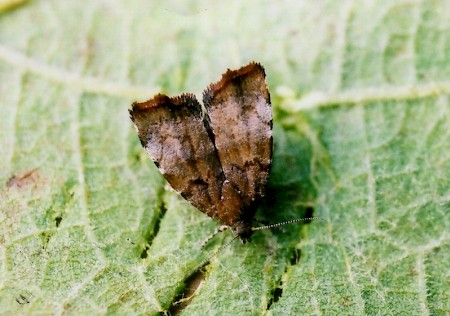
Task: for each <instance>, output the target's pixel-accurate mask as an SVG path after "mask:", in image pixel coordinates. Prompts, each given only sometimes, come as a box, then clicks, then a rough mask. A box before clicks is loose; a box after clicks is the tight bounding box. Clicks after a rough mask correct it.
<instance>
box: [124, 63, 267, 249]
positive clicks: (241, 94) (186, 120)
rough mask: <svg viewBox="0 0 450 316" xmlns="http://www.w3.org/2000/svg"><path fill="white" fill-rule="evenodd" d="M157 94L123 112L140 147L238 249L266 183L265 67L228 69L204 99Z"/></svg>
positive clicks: (248, 232) (249, 229) (252, 65)
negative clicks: (236, 241)
mask: <svg viewBox="0 0 450 316" xmlns="http://www.w3.org/2000/svg"><path fill="white" fill-rule="evenodd" d="M203 104H204V106H205V109H206V112H205V111H204V110H203V109H202V106H201V105H200V103H199V102H198V101H197V99H196V98H195V96H194V95H193V94H182V95H181V96H177V97H173V98H170V97H168V96H166V95H163V94H158V95H156V96H155V97H154V98H153V99H151V100H149V101H146V102H142V103H133V104H132V109H131V110H129V112H130V117H131V120H132V121H133V123H134V125H135V127H136V130H137V132H138V135H139V139H140V141H141V144H142V146H143V147H144V148H145V150H146V151H147V153H148V154H149V156H150V157H151V158H152V159H153V161H154V162H155V164H156V166H157V167H158V168H159V170H160V171H161V173H162V174H163V175H164V177H165V178H166V179H167V181H168V182H169V183H170V185H171V186H172V187H173V188H174V189H175V190H176V191H177V192H179V193H180V194H181V195H182V196H183V197H184V198H185V199H186V200H188V201H189V202H190V203H191V204H192V205H194V206H195V207H196V208H197V209H199V210H200V211H202V212H203V213H205V214H206V215H208V216H210V217H212V218H215V219H217V220H218V221H220V222H221V223H222V224H223V225H225V226H227V227H230V228H231V229H232V230H233V231H234V232H235V233H236V235H237V236H239V238H240V239H241V241H242V242H245V241H246V240H248V239H249V238H250V237H251V235H252V234H253V231H254V230H256V229H253V228H252V220H253V217H254V215H255V211H256V208H257V205H258V202H259V201H260V199H261V197H262V196H263V195H264V190H265V186H266V183H267V179H268V176H269V170H270V166H271V159H272V109H271V104H270V95H269V91H268V89H267V85H266V82H265V72H264V68H263V67H262V66H261V65H260V64H258V63H254V62H252V63H250V64H248V65H247V66H244V67H242V68H240V69H238V70H228V71H227V72H226V73H225V74H223V75H222V79H221V80H220V81H219V82H217V83H214V84H211V85H210V86H209V87H208V88H207V89H206V90H205V91H204V92H203Z"/></svg>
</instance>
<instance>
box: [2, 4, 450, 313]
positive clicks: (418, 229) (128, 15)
mask: <svg viewBox="0 0 450 316" xmlns="http://www.w3.org/2000/svg"><path fill="white" fill-rule="evenodd" d="M9 3H13V2H11V1H9ZM20 3H21V5H20V6H16V7H14V9H12V10H10V9H8V10H6V9H5V10H3V11H2V13H1V15H0V82H2V84H1V85H0V95H1V98H0V126H1V129H0V166H1V168H0V224H1V225H0V314H21V315H35V314H44V315H45V314H47V315H50V314H52V315H53V314H69V315H80V314H82V315H88V314H89V315H92V314H95V315H105V314H121V315H135V314H146V315H158V314H161V313H170V314H184V315H205V314H208V315H211V314H217V315H223V314H239V315H257V314H273V315H286V314H305V315H311V314H313V315H315V314H326V315H328V314H340V315H373V314H381V315H385V314H402V313H403V314H408V315H427V314H429V315H444V314H448V313H449V312H450V290H449V289H450V277H449V274H448V271H450V260H449V255H448V254H449V253H450V236H449V233H448V231H449V227H450V215H449V214H450V180H449V179H450V132H449V128H448V126H450V115H449V113H450V105H449V101H450V55H449V54H448V51H449V50H450V35H449V34H450V6H449V4H448V3H447V2H445V1H425V2H411V1H396V2H395V3H393V2H392V1H377V2H376V3H361V2H359V1H340V2H337V1H331V0H329V1H322V2H320V3H317V2H311V1H309V2H308V1H305V2H303V1H285V2H282V3H274V2H270V1H267V3H265V2H261V1H245V2H243V1H234V0H233V1H227V2H225V3H220V2H211V1H198V2H195V3H193V2H192V3H191V2H189V5H187V4H185V5H181V4H178V2H176V1H152V3H151V4H149V3H148V2H145V1H139V0H136V1H130V2H123V1H116V0H111V1H90V2H88V3H81V2H80V3H79V2H67V1H65V2H64V3H63V2H61V1H24V2H20ZM5 7H6V6H5ZM8 7H11V6H10V5H8ZM251 61H257V62H260V63H261V64H262V65H264V68H265V71H266V75H267V83H268V86H269V90H270V93H271V101H272V106H273V111H274V128H273V130H274V135H273V139H274V155H273V165H272V169H271V172H270V176H269V183H268V186H267V190H266V196H265V198H264V200H263V201H262V203H261V206H260V209H259V210H258V212H257V213H256V221H255V225H258V226H261V225H266V224H271V223H277V222H281V221H285V220H290V219H294V218H299V217H302V216H305V217H310V216H318V217H321V218H323V219H324V221H311V222H308V223H301V224H293V225H289V226H282V227H280V228H277V229H273V230H269V231H260V232H259V231H258V232H255V234H254V235H253V236H252V241H251V242H249V243H246V244H245V245H243V244H241V243H239V242H237V241H235V242H233V243H231V244H230V245H229V246H227V247H225V248H223V249H222V251H221V252H219V253H216V252H217V250H218V249H219V248H220V247H222V246H223V245H225V244H227V243H228V242H229V241H230V240H231V239H232V238H233V235H232V233H231V232H230V231H226V232H223V233H221V234H219V235H217V236H216V237H214V238H213V239H212V240H211V242H210V243H208V244H207V245H206V246H205V247H202V245H203V243H204V241H205V240H207V239H208V237H209V236H210V235H211V233H212V232H213V231H214V230H215V229H216V228H217V227H218V226H219V223H218V222H216V221H214V220H212V219H210V218H208V217H207V216H205V215H204V214H202V213H201V212H199V211H198V210H196V209H195V208H194V207H192V206H191V205H190V204H189V203H188V202H187V201H185V200H184V199H183V198H182V197H180V196H179V195H177V194H176V193H175V192H174V191H173V190H172V189H171V188H170V187H169V186H168V185H167V182H166V181H165V180H164V179H163V177H162V176H161V174H160V173H159V171H158V169H157V168H156V166H155V165H154V164H153V163H152V161H151V160H150V159H149V158H148V157H147V154H146V153H145V151H144V150H143V149H142V147H141V145H140V143H139V140H138V138H137V136H136V132H135V131H134V130H133V128H132V125H131V123H130V121H129V118H128V109H129V107H130V104H131V103H132V102H134V101H140V102H142V101H145V100H148V99H150V98H152V97H153V96H154V95H155V93H157V92H163V93H165V94H167V95H170V96H175V95H179V94H181V93H182V92H186V91H190V92H195V93H196V94H197V95H200V94H201V91H202V90H203V88H204V87H205V86H207V85H208V84H209V83H210V82H213V81H214V80H217V78H219V77H220V74H221V73H222V72H223V71H224V69H227V68H231V69H237V68H239V67H240V66H242V65H245V64H248V63H249V62H251Z"/></svg>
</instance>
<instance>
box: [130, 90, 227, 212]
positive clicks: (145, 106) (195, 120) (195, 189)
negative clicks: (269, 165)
mask: <svg viewBox="0 0 450 316" xmlns="http://www.w3.org/2000/svg"><path fill="white" fill-rule="evenodd" d="M130 117H131V119H132V121H133V122H134V124H135V127H136V129H137V132H138V135H139V139H140V140H141V144H142V146H143V147H144V148H145V149H146V151H147V153H148V154H149V155H150V157H151V158H152V159H153V161H154V162H155V164H156V166H157V167H158V168H159V170H160V171H161V173H162V174H163V175H164V177H165V178H166V179H167V181H168V182H169V183H170V185H171V186H172V187H173V188H174V189H175V190H176V191H178V192H179V193H180V194H181V195H182V196H183V197H184V198H185V199H186V200H188V201H189V202H190V203H191V204H192V205H194V206H195V207H196V208H198V209H199V210H200V211H202V212H204V213H206V214H207V215H208V216H211V217H215V218H218V212H219V210H218V207H219V205H221V197H222V187H223V182H224V181H225V177H224V174H223V172H222V168H221V166H220V163H219V160H218V158H217V155H216V150H215V148H214V145H213V143H212V141H211V139H210V137H209V135H208V133H207V130H206V128H205V125H204V120H203V115H202V110H201V106H200V104H199V103H198V101H197V100H196V98H195V96H194V95H191V94H184V95H182V96H180V97H175V98H169V97H167V96H165V95H162V94H159V95H157V96H155V97H154V98H153V99H152V100H149V101H147V102H142V103H134V104H133V105H132V109H131V110H130Z"/></svg>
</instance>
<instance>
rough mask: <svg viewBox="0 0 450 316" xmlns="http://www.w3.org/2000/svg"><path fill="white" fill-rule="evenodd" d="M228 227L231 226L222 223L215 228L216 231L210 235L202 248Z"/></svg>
mask: <svg viewBox="0 0 450 316" xmlns="http://www.w3.org/2000/svg"><path fill="white" fill-rule="evenodd" d="M228 228H230V227H229V226H227V225H221V226H219V227H217V228H216V229H215V230H214V232H213V233H212V234H211V235H209V237H208V238H207V239H206V240H205V241H204V242H203V243H202V246H201V247H200V248H201V249H203V248H204V247H205V246H206V244H207V243H209V241H210V240H211V239H213V238H214V236H216V235H217V234H218V233H221V232H224V231H226V230H227V229H228Z"/></svg>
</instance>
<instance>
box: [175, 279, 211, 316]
mask: <svg viewBox="0 0 450 316" xmlns="http://www.w3.org/2000/svg"><path fill="white" fill-rule="evenodd" d="M203 280H205V275H204V274H203V272H202V271H201V270H197V271H195V272H194V273H193V274H192V275H191V276H190V277H188V278H187V279H186V281H185V287H184V289H183V291H182V292H181V293H180V294H178V296H177V297H176V298H175V300H174V302H173V303H172V306H171V307H170V309H169V315H179V314H180V313H181V312H182V311H183V310H184V309H185V308H186V307H187V306H188V305H189V304H190V302H191V301H192V299H193V298H194V296H195V292H196V291H197V289H198V288H199V287H200V285H201V284H202V282H203Z"/></svg>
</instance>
